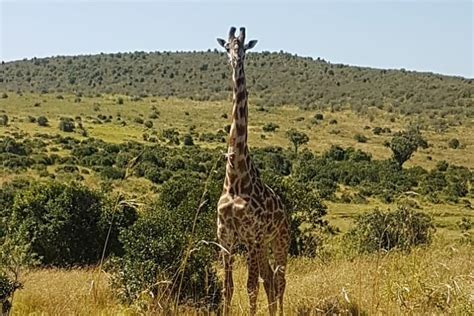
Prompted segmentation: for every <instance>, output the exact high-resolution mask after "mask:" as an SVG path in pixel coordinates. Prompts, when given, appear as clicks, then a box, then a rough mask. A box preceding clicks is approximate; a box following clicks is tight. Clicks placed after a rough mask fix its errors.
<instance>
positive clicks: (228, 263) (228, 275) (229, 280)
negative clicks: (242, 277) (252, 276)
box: [222, 250, 234, 316]
mask: <svg viewBox="0 0 474 316" xmlns="http://www.w3.org/2000/svg"><path fill="white" fill-rule="evenodd" d="M222 257H223V261H224V288H223V289H222V291H223V296H224V316H227V315H230V310H231V302H232V295H233V294H234V280H233V276H232V261H233V258H232V254H231V253H230V252H227V251H224V250H223V251H222Z"/></svg>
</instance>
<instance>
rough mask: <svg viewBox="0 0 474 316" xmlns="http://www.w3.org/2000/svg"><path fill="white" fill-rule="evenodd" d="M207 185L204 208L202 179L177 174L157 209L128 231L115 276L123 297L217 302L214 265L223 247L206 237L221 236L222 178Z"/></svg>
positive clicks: (117, 262)
mask: <svg viewBox="0 0 474 316" xmlns="http://www.w3.org/2000/svg"><path fill="white" fill-rule="evenodd" d="M207 189H208V191H207V192H206V193H205V203H204V204H201V206H200V203H202V202H203V201H201V196H202V194H203V190H204V183H203V182H202V180H201V179H199V178H196V177H189V176H186V175H182V176H177V177H175V178H173V179H171V180H169V181H168V182H166V183H165V184H164V185H163V187H162V189H161V192H160V198H159V199H158V200H157V201H156V202H155V204H154V205H153V206H152V207H151V209H149V210H147V211H146V212H144V213H143V215H142V216H141V217H140V218H139V219H138V221H137V222H136V223H135V224H134V225H133V226H131V227H130V228H128V229H127V230H125V231H123V233H122V234H121V236H120V240H121V241H122V242H123V245H124V255H123V257H122V258H118V259H117V260H116V264H115V265H114V269H116V270H115V273H114V277H113V284H114V286H115V287H116V288H117V289H119V294H120V296H121V298H122V299H123V300H125V301H127V302H133V301H136V300H140V299H143V296H147V297H148V295H150V294H151V296H152V297H157V296H160V295H164V296H165V297H166V296H167V295H178V296H179V298H180V300H182V301H186V302H187V303H193V304H205V305H207V306H211V307H212V306H216V304H217V303H218V300H219V296H220V290H219V281H218V279H217V276H216V274H215V271H214V268H213V262H214V260H215V259H216V255H217V249H216V248H212V247H213V246H211V245H207V244H206V243H203V242H202V240H205V241H213V240H215V205H216V204H217V199H218V197H219V195H220V190H221V182H220V181H216V180H211V181H210V183H209V186H208V187H207ZM199 206H200V207H199ZM198 209H199V213H198V214H197V213H196V212H198ZM195 220H196V221H195ZM185 258H187V259H188V260H187V261H183V260H185ZM181 285H182V286H181Z"/></svg>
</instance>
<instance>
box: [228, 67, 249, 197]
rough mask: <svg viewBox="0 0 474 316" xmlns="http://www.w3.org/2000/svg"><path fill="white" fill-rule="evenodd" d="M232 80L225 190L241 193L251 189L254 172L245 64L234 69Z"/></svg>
mask: <svg viewBox="0 0 474 316" xmlns="http://www.w3.org/2000/svg"><path fill="white" fill-rule="evenodd" d="M232 81H233V94H234V96H233V108H232V124H231V126H230V132H229V148H228V151H227V153H228V159H227V166H226V179H225V182H224V190H225V191H228V192H230V193H241V192H243V191H246V190H249V185H250V184H251V183H250V181H251V179H252V174H253V167H252V163H251V161H250V158H249V155H248V148H247V124H248V108H247V89H246V86H245V73H244V66H243V64H239V65H237V67H235V68H234V69H233V72H232Z"/></svg>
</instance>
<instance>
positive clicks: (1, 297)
mask: <svg viewBox="0 0 474 316" xmlns="http://www.w3.org/2000/svg"><path fill="white" fill-rule="evenodd" d="M21 287H22V285H21V284H20V283H19V282H17V281H13V280H11V279H10V278H9V277H8V276H7V275H6V274H5V273H3V272H1V271H0V304H1V305H0V311H1V312H2V315H9V314H10V309H11V307H12V303H11V298H12V297H13V293H15V291H16V290H18V289H20V288H21Z"/></svg>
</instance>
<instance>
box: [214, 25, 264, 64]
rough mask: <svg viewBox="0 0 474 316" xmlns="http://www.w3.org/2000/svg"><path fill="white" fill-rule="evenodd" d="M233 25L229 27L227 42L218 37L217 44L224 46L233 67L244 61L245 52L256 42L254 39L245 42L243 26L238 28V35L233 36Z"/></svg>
mask: <svg viewBox="0 0 474 316" xmlns="http://www.w3.org/2000/svg"><path fill="white" fill-rule="evenodd" d="M235 30H236V29H235V27H233V26H232V27H231V28H230V31H229V38H228V40H227V42H226V41H225V40H223V39H222V38H218V39H217V42H218V43H219V45H221V46H222V47H224V48H225V50H226V51H227V55H229V62H230V64H231V65H232V67H233V68H236V67H237V66H238V65H239V64H243V62H244V61H245V52H246V51H247V50H249V49H252V48H253V47H255V45H256V44H257V41H256V40H251V41H249V42H248V43H247V44H245V27H241V28H240V33H239V36H238V37H235Z"/></svg>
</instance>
